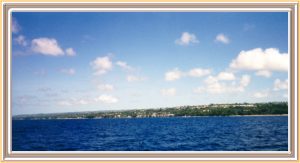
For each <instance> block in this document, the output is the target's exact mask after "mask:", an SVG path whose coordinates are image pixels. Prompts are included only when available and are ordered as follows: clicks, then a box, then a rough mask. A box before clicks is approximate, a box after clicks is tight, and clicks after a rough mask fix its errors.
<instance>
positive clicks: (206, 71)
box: [188, 68, 211, 78]
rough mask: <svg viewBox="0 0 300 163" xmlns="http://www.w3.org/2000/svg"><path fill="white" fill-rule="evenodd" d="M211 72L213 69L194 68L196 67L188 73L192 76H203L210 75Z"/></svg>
mask: <svg viewBox="0 0 300 163" xmlns="http://www.w3.org/2000/svg"><path fill="white" fill-rule="evenodd" d="M210 73H211V70H210V69H201V68H194V69H191V70H190V71H189V72H188V75H189V76H191V77H197V78H199V77H203V76H206V75H209V74H210Z"/></svg>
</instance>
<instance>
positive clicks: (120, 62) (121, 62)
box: [116, 61, 134, 71]
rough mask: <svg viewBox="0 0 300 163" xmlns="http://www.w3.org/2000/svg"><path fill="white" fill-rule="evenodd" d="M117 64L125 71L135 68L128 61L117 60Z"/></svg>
mask: <svg viewBox="0 0 300 163" xmlns="http://www.w3.org/2000/svg"><path fill="white" fill-rule="evenodd" d="M116 65H118V66H119V67H121V68H122V69H123V70H125V71H133V70H134V68H133V67H131V66H129V65H128V64H127V63H126V62H123V61H117V62H116Z"/></svg>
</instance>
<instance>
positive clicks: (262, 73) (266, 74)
mask: <svg viewBox="0 0 300 163" xmlns="http://www.w3.org/2000/svg"><path fill="white" fill-rule="evenodd" d="M255 74H256V75H257V76H263V77H266V78H269V77H271V76H272V72H270V71H267V70H260V71H257V72H256V73H255Z"/></svg>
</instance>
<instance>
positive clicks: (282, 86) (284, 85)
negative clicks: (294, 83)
mask: <svg viewBox="0 0 300 163" xmlns="http://www.w3.org/2000/svg"><path fill="white" fill-rule="evenodd" d="M288 87H289V81H288V79H286V80H284V81H281V80H280V79H276V80H275V81H274V88H273V90H274V91H280V90H287V89H288Z"/></svg>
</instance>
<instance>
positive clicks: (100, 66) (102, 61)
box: [90, 56, 112, 75]
mask: <svg viewBox="0 0 300 163" xmlns="http://www.w3.org/2000/svg"><path fill="white" fill-rule="evenodd" d="M90 64H91V66H92V68H93V69H94V70H95V73H94V74H95V75H102V74H106V73H107V71H109V70H111V69H112V62H111V60H110V58H109V57H108V56H105V57H98V58H96V59H95V60H94V61H92V62H91V63H90Z"/></svg>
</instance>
